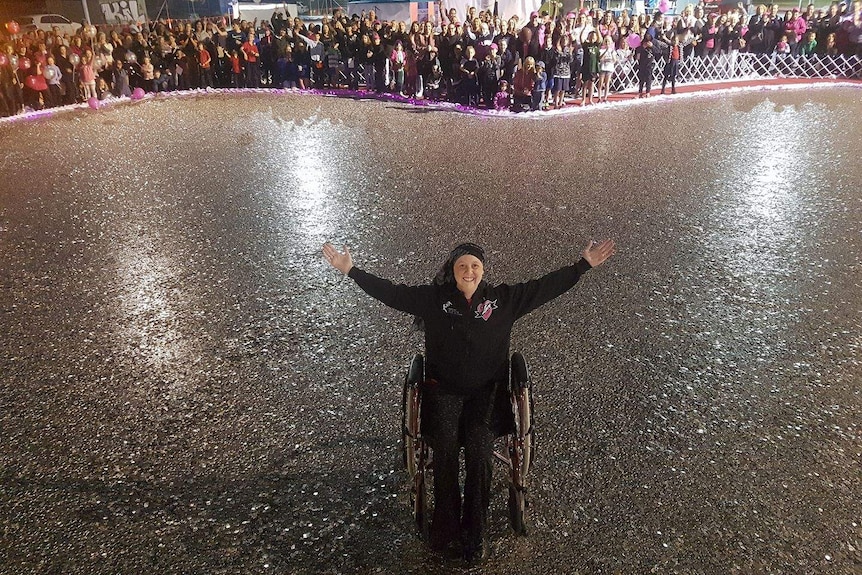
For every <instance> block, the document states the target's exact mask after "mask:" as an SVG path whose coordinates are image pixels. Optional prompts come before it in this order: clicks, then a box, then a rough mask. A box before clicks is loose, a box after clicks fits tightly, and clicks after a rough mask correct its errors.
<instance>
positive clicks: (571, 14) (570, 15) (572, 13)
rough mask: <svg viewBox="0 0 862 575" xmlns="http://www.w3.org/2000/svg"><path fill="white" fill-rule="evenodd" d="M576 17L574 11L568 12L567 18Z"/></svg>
mask: <svg viewBox="0 0 862 575" xmlns="http://www.w3.org/2000/svg"><path fill="white" fill-rule="evenodd" d="M574 17H575V13H574V12H569V13H568V14H566V19H569V18H574Z"/></svg>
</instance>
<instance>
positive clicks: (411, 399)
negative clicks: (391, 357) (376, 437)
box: [401, 354, 425, 479]
mask: <svg viewBox="0 0 862 575" xmlns="http://www.w3.org/2000/svg"><path fill="white" fill-rule="evenodd" d="M424 364H425V361H424V358H423V357H422V356H421V355H418V354H417V355H416V356H415V357H414V358H413V361H412V363H411V364H410V370H409V371H408V372H407V377H406V378H405V379H404V393H403V395H402V404H401V429H402V442H403V452H402V453H403V462H404V468H405V469H406V470H407V476H408V477H409V478H410V479H413V478H414V476H415V475H416V471H417V465H418V458H419V455H420V453H419V450H418V447H419V443H420V440H419V422H420V419H419V407H420V403H421V397H420V394H419V385H420V384H421V383H422V380H423V379H424V377H425V375H424V374H425V366H424Z"/></svg>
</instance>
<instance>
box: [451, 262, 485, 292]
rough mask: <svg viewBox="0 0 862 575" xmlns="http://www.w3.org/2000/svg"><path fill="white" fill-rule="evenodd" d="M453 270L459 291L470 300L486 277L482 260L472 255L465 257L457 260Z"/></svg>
mask: <svg viewBox="0 0 862 575" xmlns="http://www.w3.org/2000/svg"><path fill="white" fill-rule="evenodd" d="M452 268H453V269H452V272H453V274H454V276H455V285H456V286H457V287H458V291H460V292H461V293H463V294H464V297H465V298H467V299H470V298H471V297H473V294H474V293H475V292H476V289H477V288H478V287H479V283H480V282H481V281H482V276H483V275H485V266H484V265H483V264H482V260H480V259H479V258H477V257H476V256H473V255H470V254H467V255H463V256H461V257H460V258H458V259H457V260H455V264H454V265H453V266H452Z"/></svg>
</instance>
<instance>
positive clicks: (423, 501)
mask: <svg viewBox="0 0 862 575" xmlns="http://www.w3.org/2000/svg"><path fill="white" fill-rule="evenodd" d="M426 479H427V477H426V475H425V473H424V472H420V473H419V475H418V476H417V477H416V480H415V481H414V483H413V485H414V492H413V519H414V521H415V522H416V534H417V535H419V538H420V539H422V541H429V540H430V538H431V505H430V504H429V501H428V486H427V484H426Z"/></svg>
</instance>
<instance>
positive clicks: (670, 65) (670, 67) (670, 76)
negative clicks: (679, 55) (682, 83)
mask: <svg viewBox="0 0 862 575" xmlns="http://www.w3.org/2000/svg"><path fill="white" fill-rule="evenodd" d="M678 73H679V60H668V62H667V64H665V66H664V79H663V80H662V81H661V92H662V94H664V88H665V86H667V83H668V82H670V88H671V90H672V91H673V93H674V94H676V75H677V74H678Z"/></svg>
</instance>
